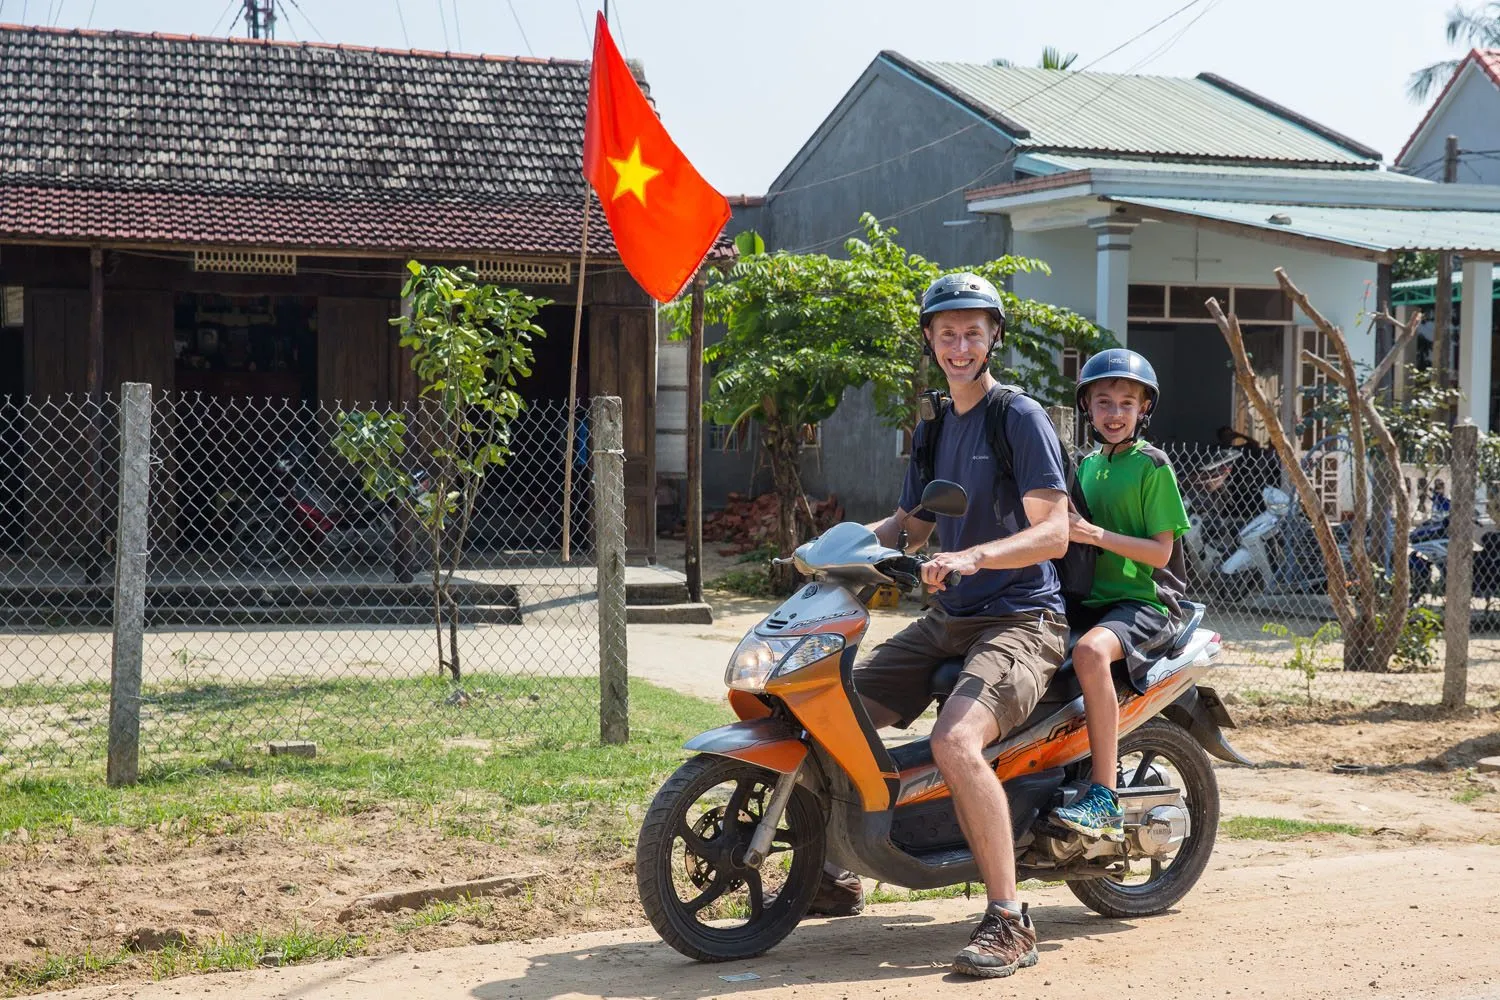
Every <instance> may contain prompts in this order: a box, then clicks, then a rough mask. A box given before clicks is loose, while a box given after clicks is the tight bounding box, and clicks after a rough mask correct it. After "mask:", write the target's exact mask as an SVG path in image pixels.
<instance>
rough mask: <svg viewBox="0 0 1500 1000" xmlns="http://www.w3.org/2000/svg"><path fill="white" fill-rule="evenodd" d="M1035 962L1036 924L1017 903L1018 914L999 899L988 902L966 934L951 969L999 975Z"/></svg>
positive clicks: (992, 976)
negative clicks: (972, 930)
mask: <svg viewBox="0 0 1500 1000" xmlns="http://www.w3.org/2000/svg"><path fill="white" fill-rule="evenodd" d="M1035 964H1036V925H1035V924H1033V923H1032V922H1031V916H1030V915H1029V914H1028V913H1027V912H1026V904H1025V903H1022V904H1021V913H1020V915H1019V916H1017V915H1016V914H1014V913H1012V912H1011V911H1009V910H1007V909H1006V908H1005V907H1003V906H1001V905H1000V904H999V903H991V904H990V905H989V906H988V907H986V908H985V911H984V919H983V920H981V921H979V926H978V927H976V928H974V933H973V934H970V935H969V944H968V946H967V947H966V948H964V950H963V951H961V952H959V953H958V954H957V955H956V956H954V958H953V971H954V972H956V973H958V974H959V975H961V976H978V977H980V978H981V979H1000V978H1003V977H1005V976H1008V975H1010V974H1011V973H1013V972H1015V971H1016V970H1017V969H1029V968H1031V967H1032V966H1033V965H1035Z"/></svg>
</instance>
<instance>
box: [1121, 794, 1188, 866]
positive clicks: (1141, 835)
mask: <svg viewBox="0 0 1500 1000" xmlns="http://www.w3.org/2000/svg"><path fill="white" fill-rule="evenodd" d="M1120 806H1121V808H1122V809H1123V810H1124V812H1125V846H1126V848H1127V849H1128V851H1129V853H1130V855H1131V857H1147V858H1161V857H1165V856H1166V855H1168V854H1171V853H1172V852H1173V851H1175V850H1176V849H1177V845H1178V844H1181V843H1182V842H1183V841H1184V840H1186V839H1187V838H1188V837H1189V836H1190V835H1191V834H1192V832H1193V822H1192V819H1191V818H1190V817H1189V816H1188V811H1187V801H1186V800H1185V799H1184V798H1183V797H1182V793H1181V792H1180V791H1178V790H1177V789H1175V788H1124V789H1121V790H1120Z"/></svg>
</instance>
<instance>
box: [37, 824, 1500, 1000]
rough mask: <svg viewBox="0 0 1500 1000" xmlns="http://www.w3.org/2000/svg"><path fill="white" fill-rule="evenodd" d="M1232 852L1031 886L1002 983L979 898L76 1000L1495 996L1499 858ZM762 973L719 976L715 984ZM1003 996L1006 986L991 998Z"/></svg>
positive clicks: (235, 978)
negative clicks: (958, 960)
mask: <svg viewBox="0 0 1500 1000" xmlns="http://www.w3.org/2000/svg"><path fill="white" fill-rule="evenodd" d="M1367 845H1368V841H1364V842H1360V845H1359V849H1357V850H1354V851H1353V852H1348V853H1346V852H1345V850H1346V849H1347V847H1349V846H1353V845H1351V844H1346V845H1341V844H1339V843H1337V842H1323V843H1320V844H1318V845H1313V846H1309V845H1306V844H1294V845H1268V844H1263V843H1253V842H1238V843H1230V844H1226V845H1225V846H1224V848H1223V849H1221V850H1220V851H1219V852H1218V854H1217V856H1216V860H1215V864H1214V865H1213V867H1212V868H1211V869H1210V871H1209V872H1208V873H1207V874H1206V875H1205V877H1204V879H1203V881H1202V882H1201V883H1200V884H1199V886H1198V888H1197V889H1196V890H1195V891H1194V893H1193V894H1192V895H1191V896H1189V897H1188V898H1187V899H1186V900H1185V901H1184V903H1183V904H1182V906H1181V907H1180V908H1179V909H1178V910H1177V911H1175V912H1173V913H1170V914H1167V915H1164V916H1161V917H1156V918H1153V919H1148V920H1140V921H1114V920H1105V919H1102V918H1099V917H1096V916H1094V915H1092V914H1090V913H1089V912H1087V911H1086V910H1084V909H1083V907H1082V906H1080V905H1078V904H1077V903H1076V902H1075V901H1074V900H1073V897H1072V896H1071V895H1070V894H1069V893H1068V892H1067V890H1066V889H1063V888H1054V889H1047V890H1044V891H1042V892H1038V893H1034V894H1032V898H1033V903H1034V906H1035V907H1036V915H1037V918H1038V924H1039V927H1040V928H1041V931H1042V945H1041V956H1042V958H1041V962H1040V964H1039V965H1038V966H1037V967H1036V968H1034V969H1030V970H1025V971H1023V972H1021V973H1018V974H1017V976H1016V977H1015V978H1014V979H1012V980H1010V981H1008V982H1006V983H1004V984H1003V985H1001V984H992V985H986V984H978V983H975V982H974V981H972V980H966V979H961V978H958V977H955V976H953V975H951V974H950V973H949V972H948V970H947V959H948V958H949V957H950V956H951V954H952V953H953V952H954V951H955V950H956V949H957V948H958V947H959V946H960V945H961V944H962V943H963V942H964V940H965V939H966V937H967V933H968V929H969V927H970V925H971V921H972V920H974V919H975V915H976V914H977V912H978V909H979V904H978V903H976V902H970V901H965V900H962V899H959V900H941V901H929V902H923V903H911V904H885V905H882V906H877V907H872V908H871V910H870V911H869V912H868V913H866V914H865V915H863V916H860V917H854V918H846V919H843V920H833V921H826V920H820V921H808V922H807V923H805V924H804V925H803V926H802V927H800V928H799V929H798V930H797V932H796V933H795V934H793V936H792V937H791V938H790V939H789V940H788V941H787V942H785V943H784V944H783V945H782V946H781V947H779V948H777V949H776V950H775V951H773V952H772V953H770V954H769V955H765V956H762V957H761V958H759V959H755V960H753V961H749V962H742V963H734V964H731V965H726V966H707V965H695V964H692V963H689V962H687V961H685V960H683V959H682V958H680V957H679V956H678V955H677V954H676V953H675V952H672V951H671V950H669V949H668V948H667V947H666V946H664V945H662V944H661V943H659V942H658V941H656V940H655V938H654V936H653V935H652V933H651V932H650V931H649V930H647V929H634V930H624V931H604V932H597V933H592V934H585V935H580V936H576V937H556V938H545V939H541V940H533V941H523V942H512V943H507V944H496V945H486V946H476V947H468V948H453V949H448V950H444V951H436V952H427V953H421V954H397V955H388V956H385V957H382V958H374V959H353V960H347V961H341V962H334V963H326V964H322V965H313V966H305V967H298V968H295V969H286V970H263V971H256V972H247V973H237V974H229V975H216V976H207V977H200V978H196V979H190V980H184V979H176V980H170V981H166V982H161V983H153V984H147V985H135V986H125V985H122V984H116V985H113V986H109V987H97V988H93V989H84V990H78V991H72V992H67V993H60V994H53V995H54V996H57V997H70V998H77V1000H83V998H88V1000H103V998H105V997H110V998H117V997H118V998H125V997H129V998H133V1000H166V998H175V997H183V996H193V997H202V998H205V1000H214V998H225V1000H228V998H230V997H234V998H236V1000H239V998H243V1000H271V998H292V997H296V998H298V1000H335V998H340V1000H342V998H359V1000H385V998H400V1000H426V998H438V997H442V998H445V1000H446V998H454V997H471V998H475V1000H532V998H537V1000H540V998H544V997H546V998H551V997H570V998H585V997H611V998H624V997H689V998H694V1000H698V998H707V997H719V996H736V997H754V998H757V1000H759V998H767V1000H769V998H778V997H792V996H796V997H798V998H800V1000H845V998H849V997H870V996H877V995H879V996H881V997H893V998H895V997H921V998H923V1000H928V998H931V997H934V996H959V995H966V996H974V995H976V994H981V991H982V995H984V996H998V995H1004V996H1016V997H1067V996H1077V995H1080V994H1081V993H1084V992H1085V991H1087V992H1088V993H1093V994H1099V993H1101V992H1102V993H1105V994H1114V993H1122V994H1123V993H1125V992H1128V993H1129V994H1130V995H1135V996H1163V997H1217V996H1230V997H1261V996H1265V997H1277V998H1298V1000H1302V998H1305V1000H1313V998H1324V997H1328V998H1332V997H1340V998H1342V997H1350V996H1379V997H1405V998H1412V1000H1415V998H1424V1000H1471V998H1473V1000H1477V998H1481V997H1485V998H1488V997H1497V996H1500V948H1497V947H1496V942H1495V935H1496V933H1497V931H1496V929H1497V928H1500V849H1496V848H1494V847H1487V846H1477V845H1447V846H1422V847H1415V848H1395V849H1380V848H1378V847H1377V848H1373V849H1371V848H1369V847H1368V846H1367ZM740 973H754V974H755V975H756V976H758V977H759V978H758V979H755V980H751V981H746V982H726V981H725V980H724V979H722V978H721V976H725V975H735V974H740ZM1002 991H1003V992H1002Z"/></svg>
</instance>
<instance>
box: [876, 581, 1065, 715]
mask: <svg viewBox="0 0 1500 1000" xmlns="http://www.w3.org/2000/svg"><path fill="white" fill-rule="evenodd" d="M1067 643H1068V623H1067V620H1066V619H1064V618H1063V616H1062V615H1060V614H1056V613H1054V612H1051V611H1030V612H1025V613H1019V614H1012V615H998V616H996V615H965V616H962V617H960V616H956V615H950V614H948V613H947V612H945V611H943V610H942V609H941V608H937V607H935V608H933V609H932V610H931V611H929V612H928V613H927V615H926V616H924V617H922V618H919V619H917V620H916V621H914V622H912V623H911V624H910V625H908V626H907V627H906V628H904V629H902V630H901V631H900V632H898V633H896V634H895V635H893V636H891V637H890V638H889V639H887V640H886V641H885V642H883V643H881V644H880V645H879V646H877V647H876V648H875V652H874V654H873V655H871V657H870V658H869V659H868V660H866V661H865V662H864V663H862V664H860V665H859V666H856V667H855V668H854V689H855V691H857V692H859V693H860V694H861V695H863V696H865V697H866V698H869V699H870V700H871V701H873V702H876V703H877V704H879V705H882V706H883V707H885V708H888V709H890V710H891V711H892V712H895V713H896V714H897V716H899V720H898V721H897V722H896V725H897V726H899V727H901V728H902V729H905V728H906V727H907V726H909V725H911V724H912V722H913V721H915V720H916V718H917V716H919V715H921V714H922V713H923V712H925V711H926V710H927V706H928V705H929V704H931V703H932V695H931V693H930V692H929V690H928V687H929V684H930V682H931V680H932V673H933V671H934V670H936V669H937V667H938V664H939V663H941V662H942V661H943V660H947V659H951V658H952V657H955V656H962V657H963V658H964V669H963V673H961V674H959V677H958V683H956V684H955V685H954V686H953V695H952V697H955V698H972V699H973V700H974V701H977V702H979V703H980V704H981V705H984V706H985V707H986V708H988V709H989V710H990V711H991V712H993V713H994V715H995V721H997V722H998V723H999V724H1000V734H1001V735H1002V736H1003V735H1006V734H1007V733H1010V732H1013V731H1014V730H1015V729H1016V728H1017V727H1018V726H1020V724H1021V723H1022V722H1024V721H1025V720H1026V717H1027V716H1028V715H1030V714H1031V711H1032V709H1034V708H1036V706H1037V703H1038V702H1040V701H1041V699H1042V692H1044V691H1046V690H1047V684H1048V683H1049V682H1050V681H1051V680H1052V675H1053V674H1054V673H1056V672H1057V668H1058V667H1059V666H1061V665H1062V661H1063V657H1064V655H1065V654H1066V650H1067Z"/></svg>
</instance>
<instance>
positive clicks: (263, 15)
mask: <svg viewBox="0 0 1500 1000" xmlns="http://www.w3.org/2000/svg"><path fill="white" fill-rule="evenodd" d="M245 30H246V31H248V32H249V33H250V37H251V38H275V37H276V0H245Z"/></svg>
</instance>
